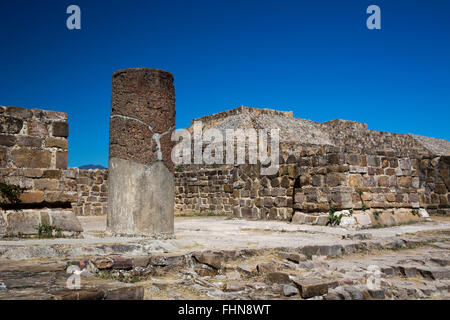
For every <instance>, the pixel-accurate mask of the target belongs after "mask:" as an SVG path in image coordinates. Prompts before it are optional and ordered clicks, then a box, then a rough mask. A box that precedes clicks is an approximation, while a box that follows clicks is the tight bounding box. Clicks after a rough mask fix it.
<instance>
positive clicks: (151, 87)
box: [0, 68, 450, 235]
mask: <svg viewBox="0 0 450 320" xmlns="http://www.w3.org/2000/svg"><path fill="white" fill-rule="evenodd" d="M0 112H1V114H0V116H1V118H0V125H1V135H0V144H1V147H0V163H1V166H2V168H1V169H0V172H1V178H2V181H3V182H5V183H8V184H11V185H16V186H19V187H21V188H24V189H25V191H24V193H23V194H22V195H21V197H20V198H21V200H22V201H21V204H20V205H19V209H22V211H20V212H17V211H15V210H14V209H16V208H14V206H13V205H11V206H9V207H8V206H6V207H5V209H6V210H3V213H2V218H1V219H2V220H1V224H0V225H1V226H2V229H0V230H2V233H3V234H8V233H16V234H17V233H24V234H27V233H31V234H33V233H35V230H34V226H35V225H36V224H39V223H40V222H42V221H53V220H54V221H58V219H59V218H52V217H53V216H55V215H59V216H61V215H62V213H64V214H65V215H64V217H66V218H65V219H66V220H70V221H72V223H70V225H71V226H70V227H66V226H64V224H63V223H59V224H61V225H62V226H63V227H64V228H66V229H70V230H68V231H76V230H79V229H80V228H79V226H75V225H77V223H76V219H73V218H68V217H72V216H74V215H73V213H75V215H78V216H88V215H103V214H106V213H107V214H108V219H107V221H108V229H109V231H111V232H112V233H114V234H123V235H125V234H127V235H129V234H133V235H153V234H170V233H173V212H174V210H175V211H176V212H181V213H211V212H212V213H215V214H224V215H229V216H234V217H238V218H244V219H252V220H285V221H292V222H295V223H307V224H320V225H325V224H326V223H327V222H328V220H329V218H328V216H329V212H330V210H332V211H333V212H341V213H343V214H344V216H345V219H344V220H345V222H344V224H346V223H348V224H360V225H362V226H364V225H367V224H377V223H381V224H385V225H393V224H399V223H402V222H408V221H411V220H412V221H414V220H419V219H420V218H421V217H423V216H426V214H427V213H426V212H428V213H430V214H448V213H449V210H450V205H449V202H450V194H449V192H448V190H449V188H450V180H449V179H450V178H449V165H450V143H449V142H448V141H447V140H439V139H434V138H427V137H422V136H417V135H412V134H394V133H388V132H380V131H373V130H369V129H368V127H367V125H366V124H363V123H357V122H353V121H345V120H333V121H328V122H325V123H317V122H312V121H309V120H304V119H300V118H294V115H293V113H292V112H284V111H276V110H270V109H254V108H248V107H243V106H242V107H239V108H236V109H232V110H229V111H225V112H221V113H218V114H213V115H209V116H205V117H202V118H200V119H195V120H192V125H191V127H189V128H188V130H190V131H192V126H193V124H194V122H195V121H201V122H202V125H203V131H205V130H207V129H209V128H216V129H219V130H222V131H223V130H226V129H237V128H254V129H271V128H276V129H280V139H281V141H280V158H279V163H280V167H279V170H278V172H277V173H275V174H272V175H269V176H267V175H261V173H260V170H259V169H260V165H259V164H256V165H250V164H244V165H225V164H213V165H205V164H203V165H181V166H177V167H176V168H174V164H173V162H172V161H171V150H172V148H173V146H174V143H175V142H173V141H171V134H172V132H173V131H174V123H175V92H174V86H173V76H172V75H171V74H170V73H168V72H165V71H161V70H155V69H143V68H141V69H127V70H121V71H118V72H116V73H115V74H114V75H113V83H112V99H111V120H110V154H109V158H110V160H109V171H108V170H79V169H77V168H69V169H68V168H67V158H68V144H67V139H66V138H67V136H68V123H67V118H68V116H67V114H64V113H61V112H55V111H45V110H39V109H33V110H29V109H24V108H17V107H1V109H0ZM174 171H175V172H174ZM108 189H109V190H108ZM108 194H109V197H108ZM425 210H426V212H425ZM55 212H58V214H56V213H55ZM352 213H355V214H354V215H353V214H352ZM23 215H26V216H27V217H32V218H30V219H25V218H24V216H23ZM351 216H352V217H351ZM48 217H50V218H48ZM52 219H53V220H52ZM25 220H29V221H31V222H30V223H28V224H24V223H23V221H25ZM59 220H61V219H59ZM55 223H56V222H55Z"/></svg>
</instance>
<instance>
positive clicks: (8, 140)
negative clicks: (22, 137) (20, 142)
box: [0, 134, 17, 147]
mask: <svg viewBox="0 0 450 320" xmlns="http://www.w3.org/2000/svg"><path fill="white" fill-rule="evenodd" d="M16 141H17V139H16V136H13V135H8V134H0V146H5V147H12V146H13V145H15V144H16Z"/></svg>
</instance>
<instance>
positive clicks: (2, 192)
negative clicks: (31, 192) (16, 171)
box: [0, 182, 25, 209]
mask: <svg viewBox="0 0 450 320" xmlns="http://www.w3.org/2000/svg"><path fill="white" fill-rule="evenodd" d="M24 190H25V189H24V188H21V187H19V186H15V185H11V184H8V183H4V182H0V197H1V201H0V206H1V208H2V209H4V208H6V207H7V206H8V205H11V204H12V205H14V204H18V203H20V202H21V200H20V195H21V194H22V193H23V191H24Z"/></svg>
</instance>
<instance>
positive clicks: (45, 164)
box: [11, 148, 52, 168]
mask: <svg viewBox="0 0 450 320" xmlns="http://www.w3.org/2000/svg"><path fill="white" fill-rule="evenodd" d="M51 158H52V155H51V153H50V151H47V150H37V149H29V148H19V149H14V150H11V160H12V162H13V163H14V165H15V166H17V167H19V168H50V166H51Z"/></svg>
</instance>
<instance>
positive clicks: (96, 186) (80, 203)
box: [72, 169, 108, 216]
mask: <svg viewBox="0 0 450 320" xmlns="http://www.w3.org/2000/svg"><path fill="white" fill-rule="evenodd" d="M74 170H76V182H77V196H78V198H77V201H76V202H74V203H72V207H73V209H74V211H75V214H76V215H79V216H99V215H106V210H107V208H108V170H80V169H74Z"/></svg>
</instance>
